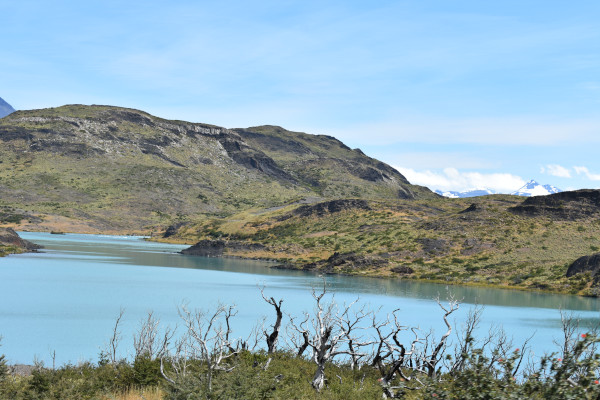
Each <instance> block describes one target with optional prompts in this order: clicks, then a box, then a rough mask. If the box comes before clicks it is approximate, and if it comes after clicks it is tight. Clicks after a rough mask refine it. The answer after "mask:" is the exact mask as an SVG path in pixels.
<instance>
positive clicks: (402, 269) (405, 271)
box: [390, 265, 415, 275]
mask: <svg viewBox="0 0 600 400" xmlns="http://www.w3.org/2000/svg"><path fill="white" fill-rule="evenodd" d="M390 271H392V272H395V273H397V274H399V275H410V274H412V273H414V272H415V270H414V269H412V268H411V267H409V266H408V265H398V266H397V267H394V268H392V269H391V270H390Z"/></svg>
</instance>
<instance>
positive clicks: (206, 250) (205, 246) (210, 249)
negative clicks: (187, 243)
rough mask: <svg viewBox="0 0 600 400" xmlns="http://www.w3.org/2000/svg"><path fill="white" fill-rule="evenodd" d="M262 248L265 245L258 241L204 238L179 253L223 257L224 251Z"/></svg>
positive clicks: (232, 251) (244, 250)
mask: <svg viewBox="0 0 600 400" xmlns="http://www.w3.org/2000/svg"><path fill="white" fill-rule="evenodd" d="M264 249H265V246H264V245H262V244H260V243H247V242H240V241H236V240H229V241H225V240H210V239H204V240H201V241H199V242H198V243H196V244H195V245H193V246H192V247H189V248H187V249H184V250H181V254H186V255H190V256H203V257H223V256H224V255H225V253H236V252H252V251H260V250H264ZM231 255H235V254H231Z"/></svg>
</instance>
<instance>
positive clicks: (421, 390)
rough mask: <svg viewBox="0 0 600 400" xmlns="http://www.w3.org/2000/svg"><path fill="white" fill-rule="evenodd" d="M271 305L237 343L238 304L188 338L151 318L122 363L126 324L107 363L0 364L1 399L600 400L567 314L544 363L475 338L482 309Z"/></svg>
mask: <svg viewBox="0 0 600 400" xmlns="http://www.w3.org/2000/svg"><path fill="white" fill-rule="evenodd" d="M263 298H264V300H265V301H266V302H267V303H269V304H270V305H271V306H272V307H273V311H274V318H273V319H272V320H270V321H269V322H270V323H267V322H265V321H263V322H259V323H258V324H257V326H256V328H255V329H254V330H253V332H251V333H248V334H247V336H245V337H243V338H234V337H233V334H232V332H231V330H230V322H231V321H232V319H234V318H235V315H236V311H235V309H234V308H233V307H228V306H218V307H217V308H216V309H215V310H189V309H187V308H185V307H181V308H180V309H179V312H180V316H181V328H180V330H179V331H178V330H177V329H173V328H171V327H166V326H162V325H161V324H160V321H158V320H157V319H156V318H155V317H154V316H153V314H152V313H149V314H148V316H147V318H146V319H144V320H143V321H142V322H141V324H140V326H139V329H138V330H137V333H136V334H135V336H134V341H133V347H134V348H133V354H134V356H133V358H132V359H129V360H128V359H123V358H120V356H119V354H120V350H121V349H119V344H120V341H121V339H122V336H121V332H120V325H119V322H120V320H121V317H122V316H123V312H121V314H120V315H119V317H118V318H117V319H116V321H115V325H114V329H113V332H108V334H109V335H110V336H109V340H108V342H107V343H106V345H105V347H104V348H103V349H102V351H101V353H100V356H99V361H98V362H97V363H91V362H84V363H80V364H77V365H64V366H60V367H57V368H55V367H44V366H43V365H42V364H38V365H36V366H35V367H34V368H33V370H32V372H31V374H30V375H27V376H22V375H16V374H13V373H12V372H11V370H10V368H9V367H8V366H7V365H6V360H5V359H4V358H3V357H0V398H2V399H5V398H6V399H11V400H21V399H22V400H31V399H39V400H46V399H48V400H49V399H76V400H78V399H82V400H83V399H103V400H108V399H119V400H129V399H134V398H144V399H147V400H150V399H154V400H158V399H162V400H167V399H172V400H184V399H185V400H191V399H348V400H350V399H357V400H358V399H380V398H382V397H383V398H404V399H423V398H439V399H457V398H460V399H508V398H514V399H523V398H528V399H557V400H558V399H561V400H563V399H596V398H598V396H600V382H599V379H600V355H599V354H598V343H599V342H600V339H599V338H598V336H597V329H595V328H591V329H586V328H584V327H582V326H579V322H578V321H577V320H576V319H573V318H572V317H570V316H568V315H564V314H563V315H562V317H563V318H562V321H563V332H564V337H563V341H562V342H561V343H557V351H556V352H555V353H549V354H546V355H543V356H539V355H537V356H534V355H532V354H531V353H530V351H529V343H530V341H531V340H535V337H532V338H530V339H528V340H526V341H525V342H524V343H517V344H515V343H513V342H512V341H511V340H510V338H509V337H508V336H507V335H506V334H505V333H504V332H502V331H501V330H497V331H496V332H490V333H489V334H488V335H485V336H483V337H477V336H476V334H475V332H476V331H477V326H478V322H479V319H480V317H481V313H482V309H480V308H475V309H472V310H471V312H470V313H469V315H468V317H467V318H466V320H465V321H462V323H461V324H458V325H457V326H453V324H452V323H451V322H450V318H449V317H450V316H451V315H452V313H453V312H454V311H456V310H457V309H458V307H459V304H458V303H457V302H456V301H453V300H452V299H449V300H448V301H445V302H439V305H440V318H441V319H442V320H443V321H444V323H445V325H446V327H447V330H444V331H443V332H431V331H421V330H419V329H418V328H416V327H409V326H404V325H402V323H401V314H397V313H396V312H394V313H392V314H390V315H388V316H387V317H376V316H375V315H374V314H372V313H371V312H369V311H368V310H365V309H364V307H361V306H360V304H356V303H353V304H350V305H343V306H341V305H338V304H336V303H335V302H333V300H332V299H330V298H329V297H328V294H327V293H326V290H325V288H324V289H323V290H313V299H314V302H313V303H314V304H313V306H314V307H313V311H312V312H309V313H307V314H305V315H303V316H296V317H289V316H287V315H286V314H285V308H284V307H283V305H284V304H285V303H284V302H283V301H282V300H281V299H279V300H276V299H274V298H272V297H267V296H265V295H264V292H263Z"/></svg>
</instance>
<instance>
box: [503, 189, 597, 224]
mask: <svg viewBox="0 0 600 400" xmlns="http://www.w3.org/2000/svg"><path fill="white" fill-rule="evenodd" d="M508 210H509V211H510V212H512V213H514V214H517V215H523V216H526V217H550V218H554V219H560V220H567V221H575V220H579V219H585V218H589V217H594V216H597V215H598V214H600V190H598V189H583V190H574V191H570V192H560V193H555V194H551V195H547V196H534V197H529V198H527V199H526V200H525V201H523V202H522V203H521V204H520V205H518V206H515V207H511V208H509V209H508Z"/></svg>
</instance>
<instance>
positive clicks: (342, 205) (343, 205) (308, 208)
mask: <svg viewBox="0 0 600 400" xmlns="http://www.w3.org/2000/svg"><path fill="white" fill-rule="evenodd" d="M370 209H371V207H369V203H368V202H367V201H366V200H360V199H343V200H331V201H324V202H322V203H317V204H311V205H305V206H300V207H298V208H296V209H295V210H294V211H292V212H291V213H288V214H285V215H282V216H281V217H279V218H278V220H279V221H285V220H287V219H290V218H292V217H294V216H296V217H309V216H311V215H315V216H317V217H322V216H324V215H326V214H333V213H338V212H341V211H346V210H365V211H368V210H370Z"/></svg>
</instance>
